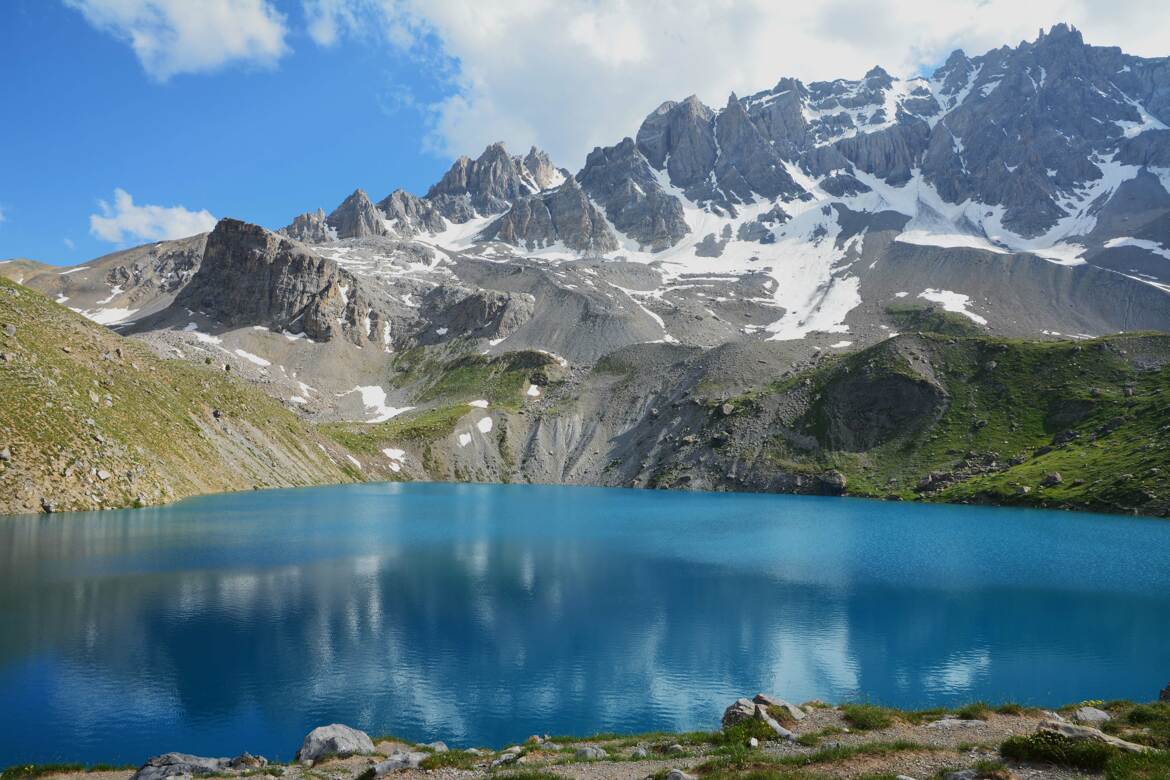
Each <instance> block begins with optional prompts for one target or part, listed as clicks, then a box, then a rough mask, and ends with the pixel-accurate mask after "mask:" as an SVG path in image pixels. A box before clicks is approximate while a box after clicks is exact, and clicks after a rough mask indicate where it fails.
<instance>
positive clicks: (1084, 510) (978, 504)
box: [0, 479, 1170, 520]
mask: <svg viewBox="0 0 1170 780" xmlns="http://www.w3.org/2000/svg"><path fill="white" fill-rule="evenodd" d="M357 485H483V486H497V487H503V486H507V487H527V486H532V487H565V488H596V489H602V490H637V491H644V492H647V493H650V492H668V493H684V494H696V493H705V494H712V495H719V494H732V495H751V496H794V497H806V498H832V499H837V498H843V499H854V500H859V501H878V502H881V503H901V504H905V505H907V506H955V507H959V506H961V507H968V508H985V509H1021V510H1027V511H1034V512H1075V513H1077V514H1089V515H1102V516H1106V517H1129V518H1145V519H1150V520H1170V516H1167V515H1159V514H1147V513H1143V512H1138V511H1137V510H1133V511H1120V510H1117V511H1110V510H1108V509H1105V508H1098V507H1090V506H1037V505H1035V504H1030V503H1015V502H991V501H947V500H936V499H934V498H932V497H925V498H920V499H915V500H911V501H901V500H899V501H893V500H891V499H889V498H886V497H884V496H878V495H866V494H855V493H848V492H844V493H805V492H795V491H782V490H709V489H704V488H688V487H677V486H662V485H655V486H650V485H599V484H591V483H590V484H587V483H578V482H487V481H470V482H455V481H450V480H439V479H411V480H399V479H363V480H354V481H343V482H314V483H310V484H305V485H254V486H253V487H251V488H240V489H238V490H214V491H208V492H205V493H192V494H190V495H182V496H176V497H175V498H174V500H171V501H165V502H160V503H151V504H139V503H131V504H126V505H124V506H100V507H95V508H93V509H76V510H66V511H52V512H49V511H44V510H42V511H40V512H2V511H0V519H4V518H8V519H13V518H23V517H39V518H44V517H47V516H49V515H78V514H89V513H92V512H123V511H130V510H150V509H163V508H166V507H173V506H176V505H178V504H181V503H183V502H185V501H190V500H192V499H197V498H208V497H216V496H235V495H246V494H250V493H263V492H268V491H273V490H312V489H314V488H328V487H347V486H357Z"/></svg>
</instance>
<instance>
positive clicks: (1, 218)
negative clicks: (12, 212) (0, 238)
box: [0, 206, 8, 222]
mask: <svg viewBox="0 0 1170 780" xmlns="http://www.w3.org/2000/svg"><path fill="white" fill-rule="evenodd" d="M6 219H8V217H7V216H6V215H5V214H4V207H3V206H0V222H3V221H5V220H6Z"/></svg>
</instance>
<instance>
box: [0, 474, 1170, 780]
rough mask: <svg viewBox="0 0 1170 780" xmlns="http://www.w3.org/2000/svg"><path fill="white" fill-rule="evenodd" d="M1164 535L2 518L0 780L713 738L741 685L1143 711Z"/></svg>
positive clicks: (719, 511) (932, 513) (299, 515)
mask: <svg viewBox="0 0 1170 780" xmlns="http://www.w3.org/2000/svg"><path fill="white" fill-rule="evenodd" d="M1168 680H1170V523H1168V522H1165V521H1157V520H1145V519H1136V518H1127V517H1114V516H1095V515H1078V514H1071V513H1057V512H1036V511H1019V510H1008V509H986V508H971V507H957V506H956V507H947V506H920V505H908V504H897V503H885V502H875V501H861V500H852V499H833V498H808V497H793V496H765V495H734V494H692V493H668V492H656V491H636V490H608V489H597V488H575V487H537V486H499V485H356V486H342V487H327V488H312V489H302V490H282V491H266V492H257V493H242V494H235V495H224V496H212V497H205V498H198V499H194V500H190V501H186V502H183V503H180V504H177V505H174V506H170V507H166V508H160V509H143V510H135V511H126V512H105V513H88V514H73V515H53V516H48V517H20V518H0V766H3V765H8V764H13V763H17V762H31V761H36V762H44V761H60V760H72V761H84V762H96V761H105V762H129V763H139V762H141V761H143V760H144V759H145V758H147V757H149V756H151V755H154V754H157V753H161V752H165V751H170V750H177V751H185V752H192V753H198V754H204V755H234V754H236V753H239V752H241V751H243V750H250V751H252V752H254V753H263V754H265V755H267V756H268V757H270V758H276V759H284V760H287V759H290V758H291V757H292V754H293V753H294V751H295V750H296V748H297V747H298V745H299V743H300V740H301V737H302V736H303V735H304V734H305V733H306V732H307V731H308V730H309V729H310V728H312V727H314V726H317V725H321V724H325V723H330V722H334V721H339V722H343V723H348V724H350V725H353V726H357V727H360V728H362V729H365V730H367V731H369V732H370V733H371V734H382V733H393V734H398V735H401V736H403V737H406V738H410V739H414V740H425V741H429V740H433V739H443V740H446V741H447V742H448V743H450V744H452V745H459V746H471V745H489V746H497V747H498V746H501V745H503V744H505V743H508V742H513V741H519V740H522V739H524V738H525V737H527V736H528V735H529V734H532V733H537V732H539V733H545V732H549V733H554V734H556V733H561V734H564V733H573V734H587V733H593V732H598V731H609V730H616V731H644V730H650V729H692V728H703V729H711V728H715V727H716V726H717V724H718V720H719V716H720V714H721V712H722V710H723V708H724V707H725V706H726V705H727V704H728V703H730V702H731V701H732V700H733V699H735V698H736V697H737V696H740V695H744V694H747V695H751V694H754V693H756V692H757V691H768V692H774V693H776V694H779V695H782V696H785V697H787V698H790V699H793V700H796V701H802V700H806V699H810V698H814V697H817V698H822V699H825V700H828V701H834V702H840V701H845V700H861V699H864V700H867V701H872V702H879V703H884V704H890V705H897V706H928V705H947V704H952V703H961V702H968V701H971V700H975V699H984V700H988V701H992V702H1001V701H1006V700H1013V701H1019V702H1024V703H1036V704H1048V705H1056V704H1061V703H1067V702H1072V701H1078V700H1081V699H1086V698H1103V699H1109V698H1121V697H1125V698H1134V699H1142V700H1148V699H1151V698H1154V697H1155V696H1156V693H1157V690H1158V689H1159V688H1161V687H1162V686H1163V685H1165V684H1166V682H1167V681H1168Z"/></svg>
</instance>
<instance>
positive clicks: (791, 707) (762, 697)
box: [752, 693, 805, 720]
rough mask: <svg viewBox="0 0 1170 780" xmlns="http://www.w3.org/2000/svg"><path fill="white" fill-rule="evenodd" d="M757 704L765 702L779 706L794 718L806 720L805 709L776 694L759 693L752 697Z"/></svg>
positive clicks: (769, 705)
mask: <svg viewBox="0 0 1170 780" xmlns="http://www.w3.org/2000/svg"><path fill="white" fill-rule="evenodd" d="M752 701H754V702H755V703H756V704H763V705H764V706H765V707H779V708H780V709H782V710H784V711H785V712H787V713H788V715H789V717H791V718H792V719H793V720H804V717H805V714H804V710H802V709H801V708H800V707H797V706H796V705H795V704H793V703H791V702H788V701H785V700H784V699H777V698H776V697H774V696H769V695H768V694H766V693H757V694H756V695H755V697H754V698H753V699H752Z"/></svg>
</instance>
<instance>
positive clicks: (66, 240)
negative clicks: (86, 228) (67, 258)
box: [61, 238, 77, 249]
mask: <svg viewBox="0 0 1170 780" xmlns="http://www.w3.org/2000/svg"><path fill="white" fill-rule="evenodd" d="M61 240H62V241H63V242H64V244H65V248H66V249H76V248H77V244H74V243H73V239H71V238H63V239H61Z"/></svg>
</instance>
